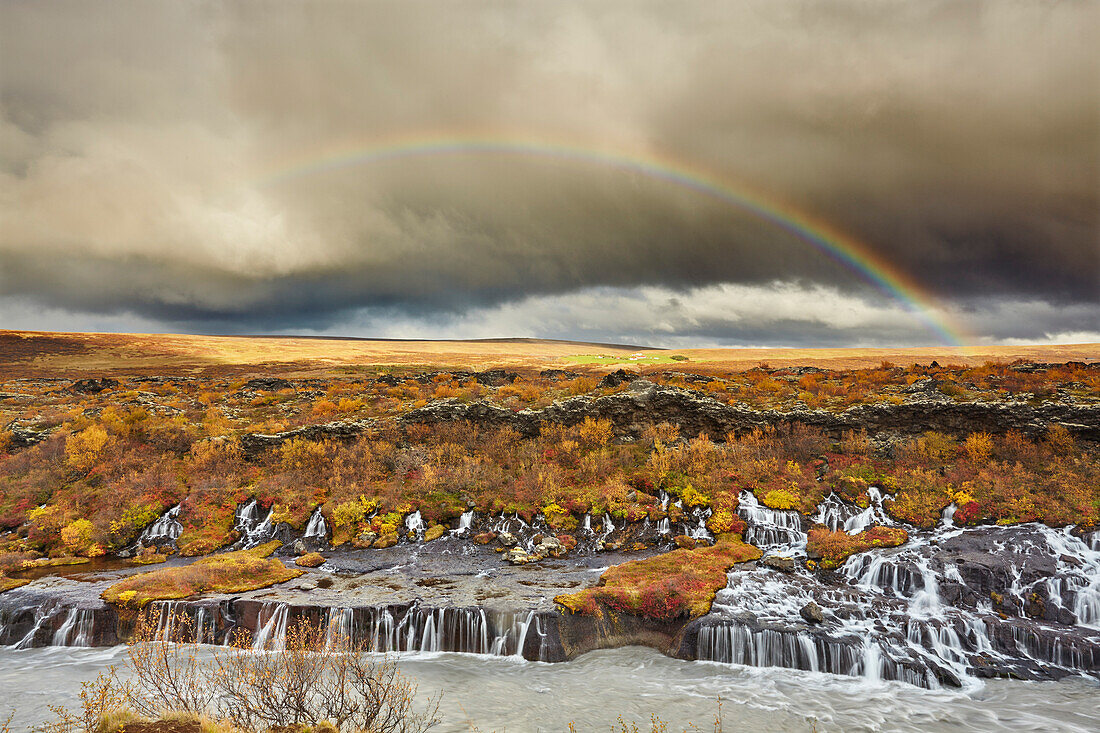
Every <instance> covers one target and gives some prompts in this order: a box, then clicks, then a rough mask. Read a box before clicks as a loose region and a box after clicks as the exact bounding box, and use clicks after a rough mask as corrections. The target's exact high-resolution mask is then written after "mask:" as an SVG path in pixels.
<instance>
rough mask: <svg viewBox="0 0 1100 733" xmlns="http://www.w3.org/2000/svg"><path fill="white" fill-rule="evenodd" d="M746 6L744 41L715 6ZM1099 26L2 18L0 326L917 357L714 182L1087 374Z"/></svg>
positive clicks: (387, 6)
mask: <svg viewBox="0 0 1100 733" xmlns="http://www.w3.org/2000/svg"><path fill="white" fill-rule="evenodd" d="M726 5H730V6H732V7H725V6H726ZM1098 8H1100V6H1098V5H1097V4H1095V3H1090V2H1061V3H1045V2H1034V3H1006V2H995V1H990V2H974V1H971V0H958V1H953V2H936V1H928V2H902V1H900V0H873V1H872V0H852V1H848V2H837V3H819V2H812V1H810V0H805V1H803V0H759V1H750V2H744V3H736V4H720V3H697V2H682V3H679V2H673V3H669V2H662V3H652V4H639V3H615V2H610V3H609V2H588V3H568V2H566V3H528V4H523V5H521V6H519V7H512V6H508V5H505V4H500V3H439V2H430V3H429V2H399V3H398V2H394V3H328V2H320V3H318V2H310V3H291V2H282V3H266V2H264V3H260V2H252V3H239V2H238V3H225V4H222V3H217V4H216V3H200V2H132V3H107V4H103V3H97V4H94V5H93V4H89V3H83V2H71V3H59V2H49V1H47V2H34V3H30V2H26V3H24V2H14V1H9V2H4V3H3V4H2V5H0V326H2V327H21V328H44V329H47V328H48V329H67V328H75V327H76V326H73V325H72V324H77V325H78V326H79V325H81V324H89V326H95V325H98V326H101V327H105V328H111V329H113V328H118V329H123V330H125V329H128V328H130V327H140V328H141V330H189V331H204V332H212V331H213V332H258V331H268V332H289V331H297V332H318V333H344V334H357V335H378V336H390V337H395V336H425V335H433V336H440V337H467V336H469V337H485V336H512V335H535V336H545V337H564V338H570V337H576V338H584V339H588V340H608V341H630V342H636V343H654V344H666V345H695V344H699V345H703V344H707V345H711V344H714V345H717V344H756V345H773V344H789V345H803V344H804V345H819V344H821V345H824V344H830V345H831V344H845V343H849V344H853V345H854V344H866V345H873V344H882V343H894V344H902V343H913V344H920V343H928V342H933V341H935V340H936V338H937V336H936V335H935V334H934V333H931V332H929V331H928V330H927V329H926V328H925V327H924V326H923V325H922V323H921V322H920V321H919V320H918V319H915V318H913V316H912V314H911V313H909V311H908V310H907V308H906V306H905V304H904V303H901V302H898V301H897V300H895V299H893V298H891V297H890V296H889V294H888V293H883V292H881V291H880V290H878V289H876V288H874V287H871V286H870V285H869V284H868V282H867V281H866V280H865V279H864V278H863V277H861V276H860V275H859V274H858V273H854V272H852V271H851V270H849V269H847V268H845V267H843V266H841V265H839V264H838V263H837V262H836V261H835V260H833V259H830V258H829V257H826V256H824V255H823V254H821V253H820V252H819V251H817V250H815V249H814V248H812V247H810V246H808V245H807V243H806V242H804V241H802V240H800V239H798V238H797V237H794V236H792V235H791V233H790V232H788V231H785V230H783V229H781V228H778V227H776V226H774V225H773V224H770V223H768V222H767V221H765V220H763V219H761V218H760V217H758V216H755V215H753V214H752V212H748V211H745V210H742V209H739V208H737V207H734V206H730V205H729V204H728V203H727V202H724V201H722V200H721V199H719V198H715V197H712V196H708V195H706V194H705V193H700V192H699V191H696V190H693V189H691V188H688V187H684V186H680V185H676V184H675V183H673V182H670V181H668V180H665V179H661V178H657V177H649V176H646V175H642V174H640V173H639V172H637V171H630V170H624V169H622V168H616V167H613V166H608V165H604V164H601V163H599V162H598V161H594V160H587V161H586V160H578V159H570V158H563V157H554V156H544V155H534V156H532V155H522V154H504V153H500V152H497V153H492V152H484V151H483V152H473V151H467V152H449V153H443V154H436V155H421V156H398V157H394V158H390V159H384V160H374V161H373V162H369V163H364V164H360V165H349V166H336V167H332V168H329V169H324V170H315V171H310V170H307V169H308V164H309V163H311V162H316V161H320V160H324V159H326V158H328V157H330V156H332V155H334V154H339V153H340V151H354V150H360V149H364V148H370V147H377V146H384V145H385V144H386V141H388V140H397V139H414V140H415V139H425V140H430V139H446V138H462V137H477V138H490V139H497V138H499V139H511V140H517V139H518V140H526V141H530V142H531V143H532V144H536V145H550V146H552V145H565V146H571V147H576V148H584V149H591V150H599V151H604V152H609V153H613V154H616V155H624V156H626V157H640V158H660V159H664V160H673V161H679V164H681V165H684V166H687V167H691V168H695V169H701V170H706V171H709V172H710V173H711V174H712V175H713V176H714V177H715V178H718V179H721V180H726V181H730V182H731V183H732V182H738V183H737V185H740V186H743V187H744V188H745V190H750V191H754V192H756V193H757V194H758V195H762V196H764V197H766V198H769V199H772V200H774V201H777V202H786V205H789V206H791V207H793V208H794V209H797V210H801V211H804V212H807V213H808V214H811V215H813V216H814V217H816V218H819V219H822V220H825V221H828V222H830V224H831V225H832V226H833V227H835V228H836V229H839V230H841V231H843V232H846V233H847V234H849V235H851V236H852V237H855V238H856V239H858V240H859V241H861V242H863V243H865V244H866V246H867V248H868V249H870V250H872V251H873V252H874V253H875V254H876V255H877V256H879V257H880V258H882V259H884V260H886V261H888V262H890V263H891V264H892V265H893V266H894V267H895V268H896V269H898V270H900V271H901V272H904V273H906V274H907V275H908V276H909V277H911V278H912V279H913V280H915V281H917V282H919V283H920V284H921V285H923V287H924V288H925V289H926V290H928V291H929V292H931V293H932V294H933V295H934V298H935V300H936V303H937V305H938V307H939V309H940V310H942V311H943V312H944V313H945V314H947V315H948V316H949V319H950V320H953V321H956V322H959V323H962V324H963V325H964V327H965V330H968V331H970V332H971V333H972V334H973V335H974V338H976V339H977V340H983V341H993V340H998V341H1005V340H1013V339H1020V340H1050V339H1061V338H1070V339H1075V340H1100V335H1097V333H1096V332H1097V331H1100V326H1098V325H1097V324H1100V57H1098V56H1097V54H1096V53H1095V49H1096V48H1097V47H1098V46H1100V10H1098Z"/></svg>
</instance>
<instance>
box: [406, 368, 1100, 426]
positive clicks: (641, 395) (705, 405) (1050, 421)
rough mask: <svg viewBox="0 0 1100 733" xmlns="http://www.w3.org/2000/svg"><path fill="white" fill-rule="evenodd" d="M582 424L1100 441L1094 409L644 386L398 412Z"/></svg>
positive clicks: (497, 422)
mask: <svg viewBox="0 0 1100 733" xmlns="http://www.w3.org/2000/svg"><path fill="white" fill-rule="evenodd" d="M585 418H603V419H608V420H610V421H611V423H612V425H613V427H614V430H615V433H616V435H618V436H620V437H638V436H639V435H641V433H642V431H643V430H645V427H646V426H647V425H652V424H654V423H661V422H668V423H672V424H674V425H678V426H679V427H680V430H681V432H682V433H683V434H685V435H697V434H699V433H707V434H708V435H710V436H711V437H713V438H717V437H719V436H723V435H725V434H726V433H729V432H731V431H733V432H738V433H740V432H745V431H748V430H752V429H754V428H764V427H787V426H791V425H795V424H801V425H806V426H811V427H816V428H819V429H821V430H824V431H825V432H827V433H830V434H834V435H837V436H839V435H840V434H841V433H843V432H844V431H846V430H859V429H865V430H867V432H869V433H872V434H877V435H884V434H885V435H915V434H920V433H924V432H927V431H929V430H937V431H940V432H944V433H950V434H967V433H971V432H977V431H984V432H989V433H1003V432H1006V431H1008V430H1017V431H1020V432H1021V433H1024V434H1025V435H1040V434H1042V433H1043V432H1045V431H1046V430H1047V429H1048V428H1049V427H1050V426H1052V425H1062V426H1064V427H1065V428H1067V429H1068V430H1069V431H1070V432H1071V433H1073V434H1074V436H1075V437H1077V438H1080V439H1083V440H1089V441H1097V440H1100V406H1098V405H1086V406H1081V405H1068V404H1060V403H1051V404H1045V405H1041V406H1038V407H1036V406H1032V405H1029V404H1028V403H1025V402H999V403H954V402H944V401H936V400H927V401H913V402H908V403H905V404H901V405H891V404H877V405H857V406H854V407H851V408H849V409H847V410H845V411H844V412H840V413H833V412H826V411H824V410H794V411H791V412H781V411H775V410H754V409H751V408H747V407H742V406H738V405H726V404H723V403H721V402H718V401H717V400H715V399H712V398H710V397H707V396H704V395H700V394H698V393H696V392H692V391H690V390H686V389H679V388H676V387H663V386H658V385H656V384H653V383H651V382H648V381H645V380H638V381H635V382H634V383H633V384H632V385H631V386H630V389H629V390H627V391H625V392H619V393H617V394H613V395H607V396H602V397H595V398H593V397H587V396H581V397H574V398H571V399H568V400H563V401H561V402H556V403H554V404H553V405H550V406H549V407H546V408H544V409H542V410H522V411H520V412H512V411H510V410H506V409H504V408H501V407H498V406H496V405H494V404H492V403H490V402H487V401H478V402H471V403H461V402H457V401H443V402H437V403H434V404H430V405H427V406H425V407H422V408H420V409H417V410H412V411H410V412H408V413H406V414H405V415H404V416H403V417H402V418H401V419H402V421H403V422H404V423H406V424H425V425H433V424H438V423H445V422H454V421H461V420H468V421H470V422H473V423H476V424H478V425H485V426H490V427H504V426H508V427H512V428H514V429H515V430H517V431H518V432H519V433H521V434H522V435H524V436H534V435H537V434H538V432H539V429H540V426H541V425H542V424H543V423H560V424H565V425H575V424H576V423H579V422H581V421H583V420H584V419H585Z"/></svg>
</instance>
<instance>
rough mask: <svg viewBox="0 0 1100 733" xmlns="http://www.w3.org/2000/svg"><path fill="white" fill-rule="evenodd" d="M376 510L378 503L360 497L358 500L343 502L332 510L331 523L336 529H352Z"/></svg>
mask: <svg viewBox="0 0 1100 733" xmlns="http://www.w3.org/2000/svg"><path fill="white" fill-rule="evenodd" d="M377 509H378V502H377V501H375V500H374V499H368V498H367V497H365V496H363V495H360V496H359V498H358V499H353V500H351V501H345V502H344V503H342V504H338V505H337V506H336V508H335V509H333V510H332V523H333V525H335V526H336V527H352V526H355V525H358V524H359V523H361V522H362V521H363V520H365V519H366V518H367V515H369V514H370V513H371V512H374V511H375V510H377Z"/></svg>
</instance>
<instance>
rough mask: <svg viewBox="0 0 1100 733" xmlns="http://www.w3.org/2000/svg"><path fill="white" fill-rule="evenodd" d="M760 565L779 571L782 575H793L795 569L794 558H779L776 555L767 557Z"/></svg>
mask: <svg viewBox="0 0 1100 733" xmlns="http://www.w3.org/2000/svg"><path fill="white" fill-rule="evenodd" d="M760 564H761V565H765V566H767V567H769V568H771V569H772V570H778V571H779V572H781V573H793V572H794V568H795V563H794V559H793V558H789V557H778V556H775V555H772V556H771V557H765V558H764V559H763V560H761V561H760Z"/></svg>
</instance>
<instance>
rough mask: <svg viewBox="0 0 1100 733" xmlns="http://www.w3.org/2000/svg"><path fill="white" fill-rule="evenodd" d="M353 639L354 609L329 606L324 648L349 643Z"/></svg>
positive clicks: (328, 648) (327, 648)
mask: <svg viewBox="0 0 1100 733" xmlns="http://www.w3.org/2000/svg"><path fill="white" fill-rule="evenodd" d="M354 639H355V611H354V610H353V609H351V608H330V609H329V610H328V621H327V622H326V625H325V650H326V651H328V650H330V649H332V648H333V647H340V646H344V645H346V644H351V643H352V642H353V640H354Z"/></svg>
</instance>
